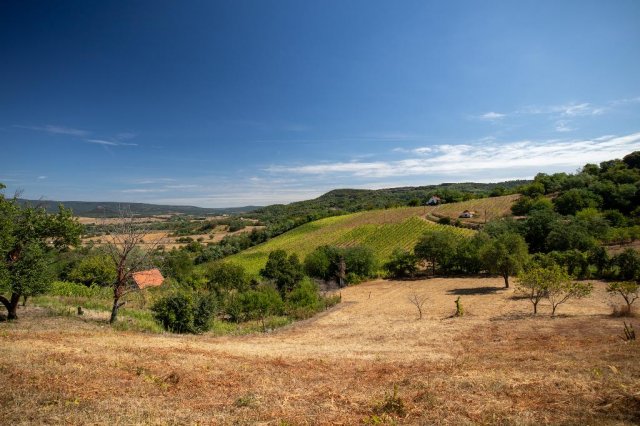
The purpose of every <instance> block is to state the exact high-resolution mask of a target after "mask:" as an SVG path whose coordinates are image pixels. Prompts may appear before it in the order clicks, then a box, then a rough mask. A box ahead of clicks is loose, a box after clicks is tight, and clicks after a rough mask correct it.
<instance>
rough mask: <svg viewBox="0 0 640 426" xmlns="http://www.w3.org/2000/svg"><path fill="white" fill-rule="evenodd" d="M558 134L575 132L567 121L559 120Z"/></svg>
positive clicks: (557, 122) (557, 124) (557, 125)
mask: <svg viewBox="0 0 640 426" xmlns="http://www.w3.org/2000/svg"><path fill="white" fill-rule="evenodd" d="M555 128H556V132H571V131H573V130H575V129H574V128H572V127H570V126H569V121H567V120H558V121H556V127H555Z"/></svg>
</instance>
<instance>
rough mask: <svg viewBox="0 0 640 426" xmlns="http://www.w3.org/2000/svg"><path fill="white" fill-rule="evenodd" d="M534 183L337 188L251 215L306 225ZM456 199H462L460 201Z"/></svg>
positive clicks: (507, 189)
mask: <svg viewBox="0 0 640 426" xmlns="http://www.w3.org/2000/svg"><path fill="white" fill-rule="evenodd" d="M531 182H532V181H530V180H511V181H505V182H496V183H475V182H463V183H441V184H438V185H425V186H405V187H396V188H383V189H334V190H332V191H329V192H327V193H325V194H323V195H321V196H319V197H318V198H314V199H312V200H305V201H296V202H294V203H290V204H272V205H270V206H266V207H261V208H259V209H256V211H254V212H252V213H251V214H250V216H255V217H258V218H260V219H262V220H264V221H266V222H279V221H282V220H283V219H291V220H293V221H294V222H299V223H304V222H308V221H309V220H316V219H320V218H322V217H327V216H334V215H336V214H340V212H341V213H353V212H357V211H363V210H373V209H382V208H387V207H394V206H406V205H408V204H409V203H410V202H412V201H414V202H417V203H418V204H417V205H422V204H424V203H426V201H427V200H428V199H429V197H431V196H432V195H439V196H441V197H443V198H450V200H448V201H462V199H463V197H461V196H462V195H463V194H464V193H467V194H474V195H476V196H488V195H489V194H490V193H491V192H492V191H495V190H497V189H501V190H502V191H504V193H508V192H509V191H513V190H514V189H515V188H518V187H520V186H522V185H526V184H529V183H531ZM496 195H502V194H501V193H500V194H496ZM456 198H460V200H457V199H456Z"/></svg>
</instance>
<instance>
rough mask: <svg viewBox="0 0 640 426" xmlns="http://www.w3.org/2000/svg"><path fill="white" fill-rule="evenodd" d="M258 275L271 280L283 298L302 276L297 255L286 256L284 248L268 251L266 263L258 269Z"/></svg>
mask: <svg viewBox="0 0 640 426" xmlns="http://www.w3.org/2000/svg"><path fill="white" fill-rule="evenodd" d="M260 275H261V276H262V277H264V278H266V279H268V280H271V281H273V283H274V284H275V286H276V288H277V289H278V292H280V295H281V296H282V297H283V298H284V297H285V295H286V294H287V293H288V292H290V291H291V290H292V289H293V287H294V286H295V285H296V284H297V283H299V282H300V281H302V279H303V278H304V273H303V271H302V264H301V263H300V260H298V256H297V255H296V254H295V253H294V254H292V255H290V256H288V257H287V252H285V251H284V250H275V251H272V252H271V253H269V259H268V260H267V264H266V265H265V266H264V268H263V269H262V270H260Z"/></svg>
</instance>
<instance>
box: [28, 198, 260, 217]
mask: <svg viewBox="0 0 640 426" xmlns="http://www.w3.org/2000/svg"><path fill="white" fill-rule="evenodd" d="M18 202H19V203H21V204H27V203H28V204H31V205H34V206H42V207H44V208H45V209H46V210H47V211H48V212H50V213H55V212H57V211H58V205H59V204H63V205H64V206H65V207H67V208H69V209H71V210H72V211H73V214H74V215H76V216H86V217H117V216H118V212H119V211H120V209H128V210H130V211H131V213H132V214H134V215H136V216H153V215H161V214H186V215H194V216H200V215H218V214H239V213H246V212H249V211H253V210H256V209H258V208H260V207H257V206H246V207H230V208H204V207H195V206H167V205H161V204H146V203H128V202H115V201H105V202H98V201H46V200H25V199H19V200H18Z"/></svg>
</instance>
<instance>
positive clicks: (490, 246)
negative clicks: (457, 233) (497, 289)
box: [480, 233, 529, 288]
mask: <svg viewBox="0 0 640 426" xmlns="http://www.w3.org/2000/svg"><path fill="white" fill-rule="evenodd" d="M480 258H481V259H482V263H483V264H484V266H485V268H486V269H487V270H488V271H489V272H491V273H494V274H500V276H502V278H504V286H505V288H509V276H510V275H516V274H517V273H518V272H520V271H521V270H522V269H523V267H524V265H525V264H526V263H527V260H528V259H529V250H528V248H527V243H526V242H525V241H524V238H522V237H521V236H520V235H518V234H513V233H504V234H500V235H498V236H496V237H494V238H492V239H491V240H489V241H488V242H487V243H486V244H485V245H484V246H482V247H481V248H480Z"/></svg>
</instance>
